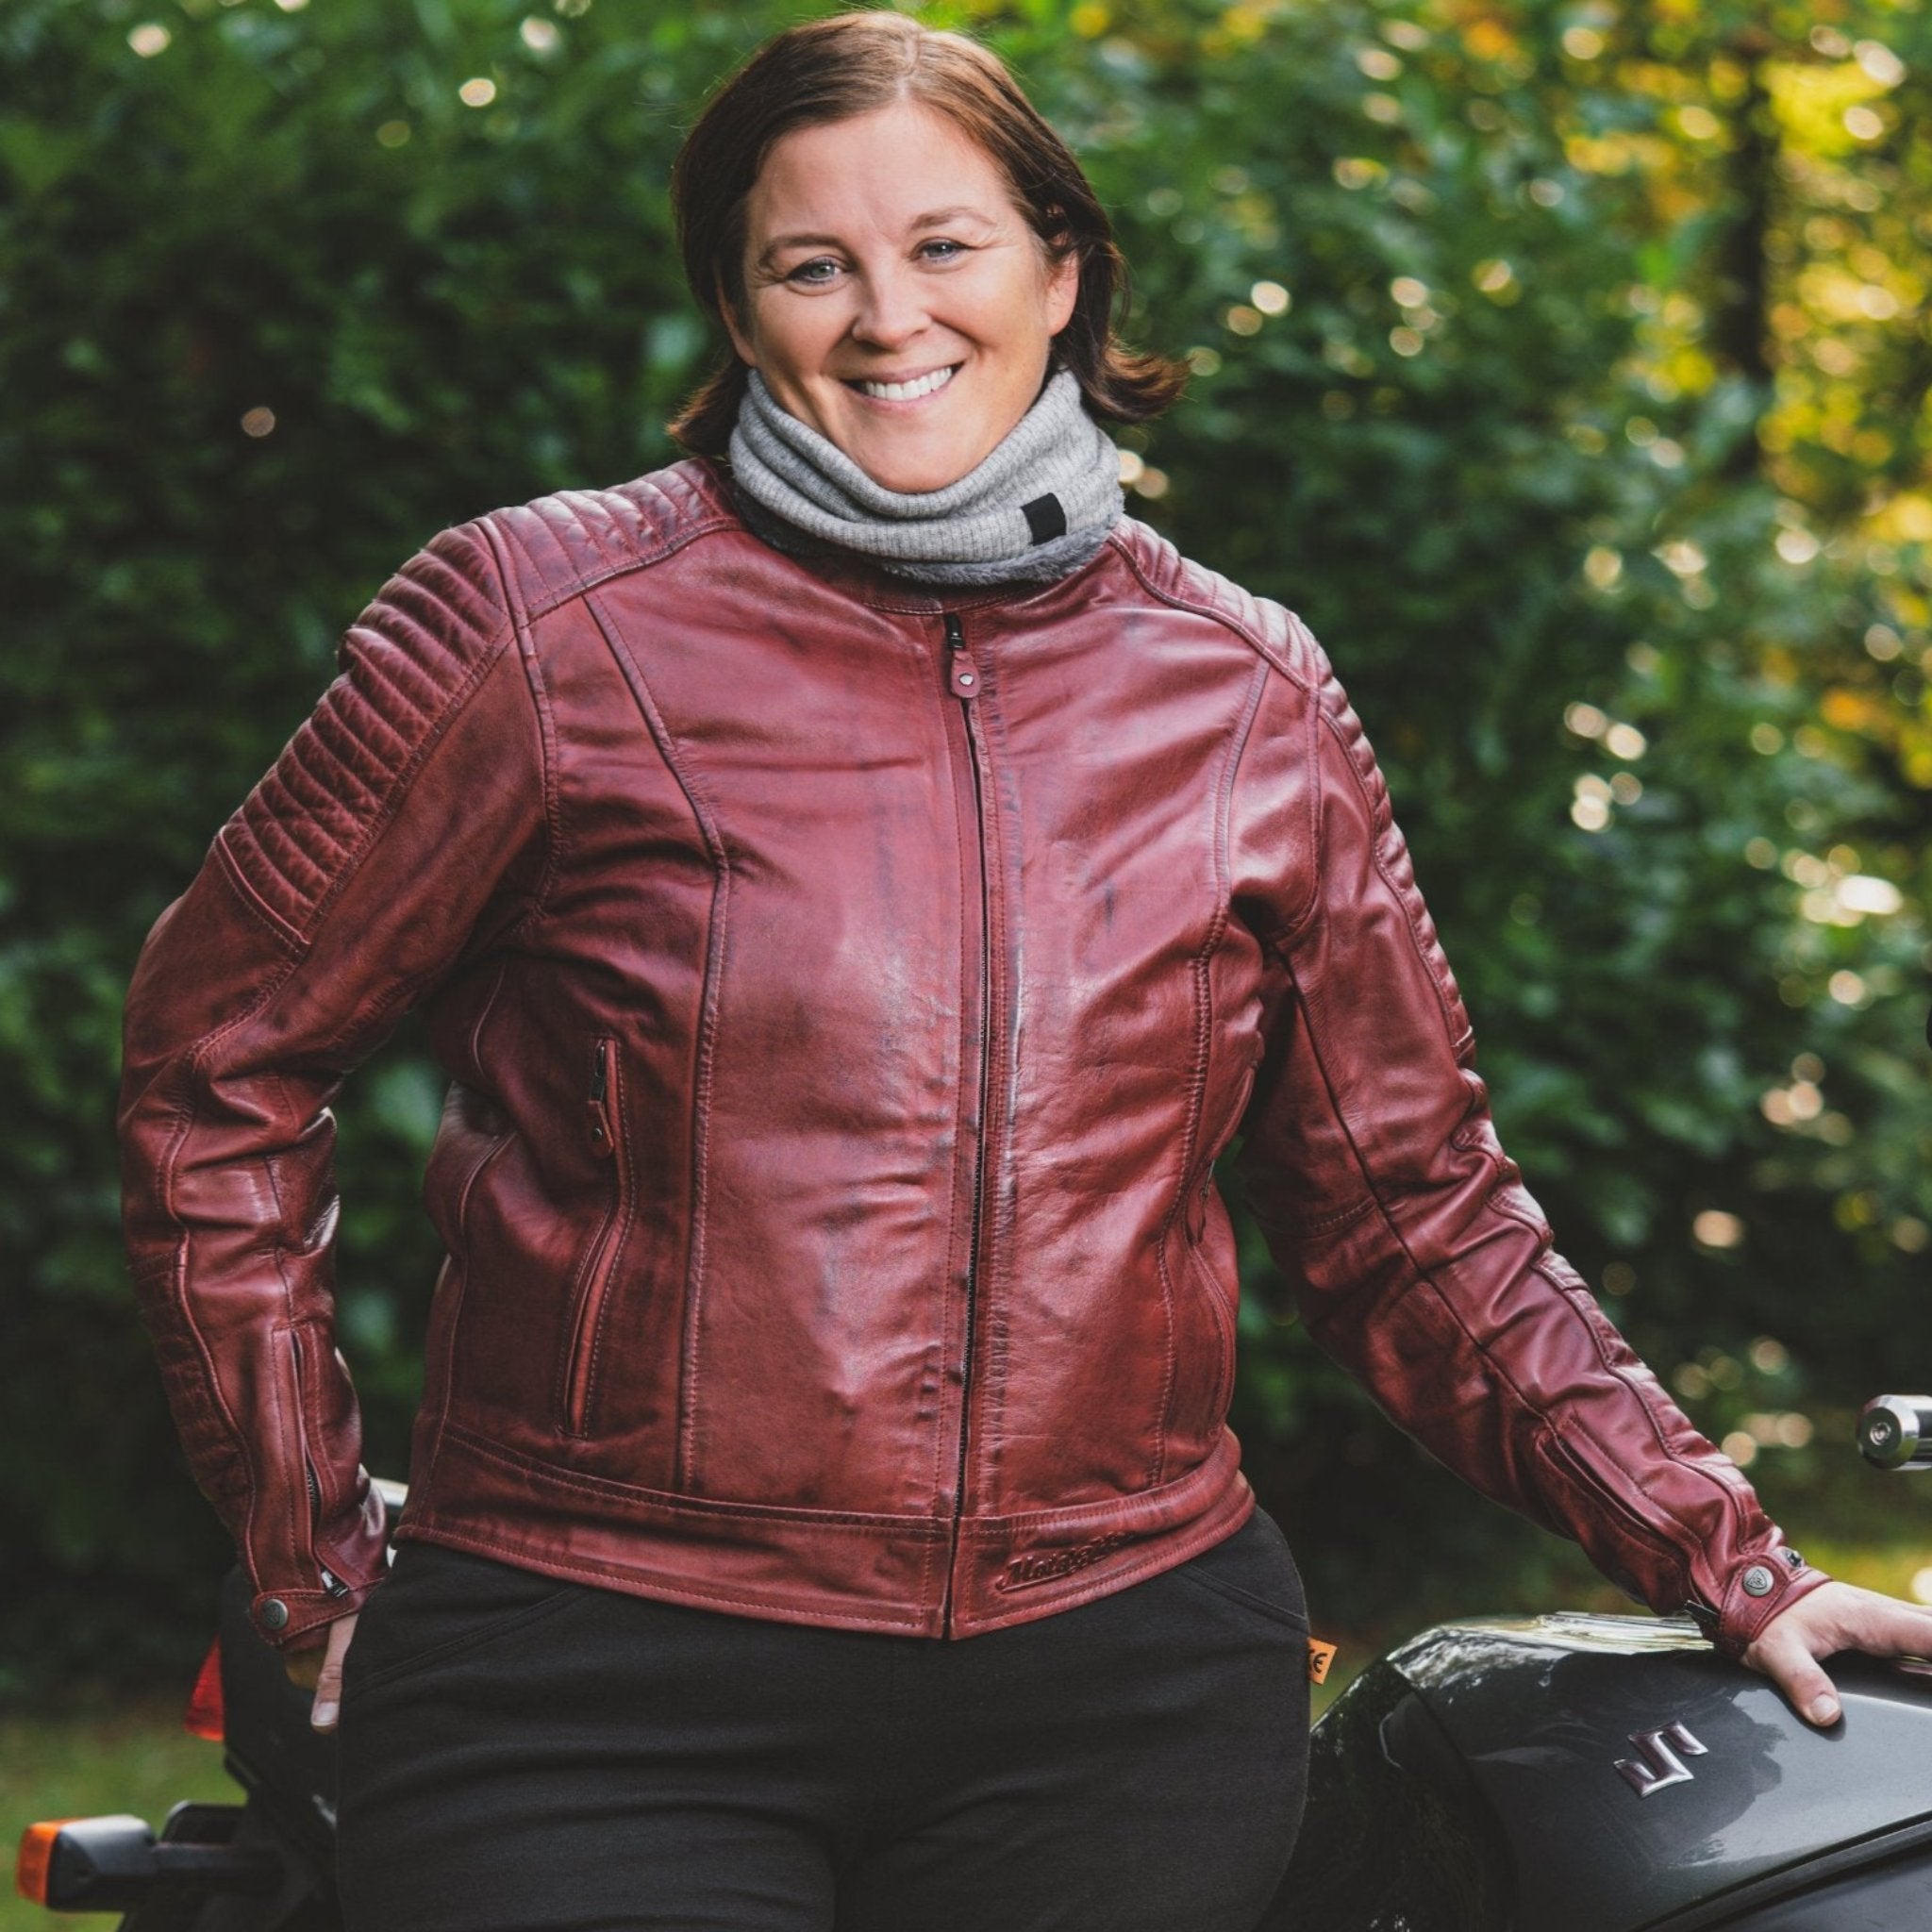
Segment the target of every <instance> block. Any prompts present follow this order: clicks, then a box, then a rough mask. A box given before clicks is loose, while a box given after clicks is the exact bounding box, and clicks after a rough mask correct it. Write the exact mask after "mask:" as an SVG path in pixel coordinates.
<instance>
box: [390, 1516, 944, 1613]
mask: <svg viewBox="0 0 1932 1932" xmlns="http://www.w3.org/2000/svg"><path fill="white" fill-rule="evenodd" d="M460 1534H461V1535H462V1537H463V1539H464V1542H463V1544H460V1545H458V1544H447V1545H443V1546H444V1547H449V1548H458V1547H467V1546H468V1545H469V1544H472V1543H475V1544H480V1545H482V1546H484V1547H486V1548H489V1549H492V1550H500V1551H501V1552H502V1553H503V1554H504V1555H505V1556H511V1557H525V1558H527V1557H529V1556H530V1555H531V1554H532V1552H530V1551H529V1550H527V1549H526V1548H525V1547H524V1546H523V1545H521V1544H518V1543H508V1542H502V1541H498V1540H497V1539H495V1538H493V1537H485V1536H480V1535H476V1534H475V1533H473V1532H472V1531H471V1530H470V1529H468V1528H467V1527H465V1528H464V1529H463V1530H462V1531H461V1532H460ZM413 1541H419V1542H426V1543H438V1544H441V1541H442V1540H441V1538H440V1537H438V1536H436V1535H434V1534H431V1535H427V1536H420V1537H417V1538H415V1539H413ZM572 1562H573V1566H574V1568H575V1569H576V1570H577V1571H578V1573H579V1575H578V1576H572V1577H564V1578H562V1579H560V1580H561V1581H563V1582H565V1583H573V1582H578V1581H580V1577H581V1575H593V1576H600V1577H604V1578H607V1579H608V1580H610V1581H612V1582H617V1583H623V1582H626V1581H629V1580H632V1579H633V1578H634V1577H635V1575H636V1574H637V1573H636V1572H634V1571H629V1570H620V1569H618V1568H616V1567H615V1566H614V1565H608V1564H598V1563H590V1562H586V1561H584V1560H583V1559H581V1558H576V1557H574V1558H573V1559H572ZM542 1574H545V1575H556V1574H557V1573H556V1572H555V1571H548V1570H546V1571H545V1572H543V1573H542ZM664 1582H665V1583H666V1585H667V1587H668V1588H669V1589H673V1590H675V1591H678V1592H680V1594H681V1595H682V1596H690V1597H696V1598H699V1599H700V1600H702V1601H704V1602H707V1603H719V1604H741V1605H743V1606H745V1607H749V1608H752V1609H759V1610H769V1609H770V1608H772V1607H773V1606H772V1601H771V1599H770V1598H769V1597H763V1596H743V1595H739V1594H736V1593H734V1592H730V1591H716V1590H703V1589H700V1588H698V1587H696V1586H695V1585H692V1584H688V1583H686V1582H685V1581H683V1579H681V1578H677V1577H667V1578H665V1579H664ZM637 1594H639V1595H648V1596H649V1597H650V1600H651V1601H652V1602H655V1603H667V1602H671V1603H675V1602H676V1601H677V1600H678V1599H677V1598H675V1597H666V1596H658V1595H656V1594H655V1593H651V1592H646V1591H639V1592H637ZM545 1601H546V1602H548V1601H550V1599H546V1600H545ZM797 1607H807V1606H803V1605H800V1606H797ZM840 1614H841V1616H843V1615H844V1614H845V1613H844V1612H843V1611H842V1610H841V1613H840ZM854 1621H855V1622H858V1623H863V1624H879V1625H881V1626H882V1627H884V1628H888V1629H893V1630H917V1629H919V1628H920V1627H921V1626H922V1625H923V1624H924V1621H925V1620H924V1617H923V1616H921V1615H918V1614H916V1613H915V1614H913V1615H910V1616H904V1617H859V1618H855V1620H854Z"/></svg>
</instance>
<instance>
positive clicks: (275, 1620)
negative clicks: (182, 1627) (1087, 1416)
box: [255, 1586, 1748, 1630]
mask: <svg viewBox="0 0 1932 1932" xmlns="http://www.w3.org/2000/svg"><path fill="white" fill-rule="evenodd" d="M1747 1587H1748V1586H1747ZM255 1621H256V1622H257V1623H258V1624H260V1625H261V1627H262V1628H263V1629H264V1630H286V1629H287V1628H288V1627H289V1607H288V1605H287V1604H285V1603H284V1602H283V1601H282V1600H281V1598H280V1597H278V1596H272V1597H270V1598H268V1599H267V1600H266V1601H265V1602H264V1603H262V1604H259V1605H258V1606H257V1608H256V1612H255Z"/></svg>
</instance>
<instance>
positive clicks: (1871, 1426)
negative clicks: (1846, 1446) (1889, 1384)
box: [1858, 1395, 1932, 1469]
mask: <svg viewBox="0 0 1932 1932" xmlns="http://www.w3.org/2000/svg"><path fill="white" fill-rule="evenodd" d="M1858 1454H1859V1455H1860V1456H1862V1457H1864V1458H1865V1460H1866V1461H1867V1462H1869V1463H1871V1464H1873V1465H1874V1468H1878V1469H1932V1395H1874V1397H1873V1398H1872V1400H1871V1401H1870V1402H1868V1403H1867V1404H1866V1405H1865V1407H1863V1408H1861V1409H1860V1410H1859V1411H1858Z"/></svg>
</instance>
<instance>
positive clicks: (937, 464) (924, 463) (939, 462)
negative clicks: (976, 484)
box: [845, 441, 982, 496]
mask: <svg viewBox="0 0 1932 1932" xmlns="http://www.w3.org/2000/svg"><path fill="white" fill-rule="evenodd" d="M845 454H846V455H847V456H849V457H850V458H852V460H853V461H854V462H855V463H857V464H858V467H859V468H860V469H861V470H863V471H864V472H865V474H866V475H868V476H870V477H871V478H872V480H873V481H874V483H876V484H877V485H878V486H879V488H880V489H881V490H896V491H899V492H900V493H901V494H902V495H907V496H912V495H924V494H926V493H928V492H929V491H934V490H943V489H945V487H946V486H947V485H948V484H949V483H957V482H958V480H959V478H960V477H961V476H963V475H965V474H966V473H967V471H969V470H971V469H972V468H973V467H974V465H975V464H976V463H977V462H978V461H979V458H980V455H981V454H982V452H977V451H974V450H972V449H962V448H960V447H959V446H958V445H957V444H953V445H951V446H949V447H944V448H939V449H880V448H879V447H878V446H877V443H876V441H867V442H862V443H861V444H860V445H859V446H858V447H857V448H853V449H848V450H847V451H846V452H845Z"/></svg>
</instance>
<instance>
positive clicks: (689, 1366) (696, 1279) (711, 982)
mask: <svg viewBox="0 0 1932 1932" xmlns="http://www.w3.org/2000/svg"><path fill="white" fill-rule="evenodd" d="M584 608H586V610H587V611H589V613H590V616H591V622H592V623H593V624H594V625H596V626H597V630H598V634H599V635H600V636H601V637H602V638H603V640H604V644H605V648H606V650H608V652H609V654H610V656H611V658H612V659H613V661H614V662H615V663H616V665H617V667H618V675H619V676H620V677H623V678H624V679H625V683H626V684H627V685H628V687H629V689H630V691H631V696H632V701H633V702H634V703H635V704H636V705H637V707H638V709H639V710H640V712H641V713H642V715H643V719H644V728H645V729H646V731H648V732H649V733H650V736H651V741H652V744H653V745H654V747H655V748H656V750H657V753H658V758H660V759H661V760H662V761H663V764H664V768H665V770H666V771H667V772H668V773H669V774H671V778H672V781H673V783H674V784H675V785H676V787H677V789H678V791H679V792H680V793H681V794H682V796H683V798H684V801H685V805H686V807H687V808H689V810H690V812H691V818H692V820H693V821H694V822H695V823H696V825H697V828H698V831H699V834H700V836H701V837H702V838H703V840H704V841H705V848H706V851H707V852H708V854H709V856H710V859H711V864H712V867H713V869H714V878H713V882H712V887H711V908H710V916H709V918H708V920H707V922H706V933H705V974H704V984H703V990H702V992H701V994H700V998H699V1005H698V1024H697V1039H696V1041H695V1065H694V1066H693V1068H692V1070H691V1183H690V1185H691V1223H690V1229H689V1234H688V1242H689V1245H688V1247H687V1250H686V1254H685V1269H684V1294H683V1297H682V1300H683V1308H682V1315H681V1332H680V1334H679V1337H678V1364H677V1369H678V1388H677V1423H676V1436H675V1446H674V1449H673V1480H674V1481H675V1483H677V1484H678V1485H679V1487H680V1488H685V1489H690V1488H694V1487H695V1485H696V1483H697V1479H698V1450H699V1440H700V1439H699V1434H698V1401H697V1386H698V1353H697V1351H698V1328H699V1318H700V1313H701V1310H702V1308H703V1306H704V1300H705V1266H706V1260H707V1255H708V1240H707V1236H708V1226H707V1217H708V1208H709V1174H710V1151H711V1146H710V1143H711V1134H710V1125H711V1123H710V1109H711V1092H712V1085H713V1081H714V1078H715V1074H716V1069H717V1056H718V1032H719V1028H720V1025H721V1024H722V1014H723V1007H724V975H725V971H726V968H727V966H728V965H729V961H730V953H731V887H732V879H733V872H732V865H731V854H730V849H729V847H728V846H727V844H726V842H725V840H724V825H723V824H722V822H721V821H720V819H719V817H718V814H717V809H716V808H715V806H714V805H713V804H712V803H711V801H710V799H709V797H708V788H707V787H706V786H705V785H704V784H702V783H701V782H700V781H699V779H698V776H697V772H696V767H695V763H694V761H693V762H690V763H688V762H687V761H686V760H685V759H684V758H682V757H681V755H680V747H679V746H678V744H677V741H676V735H675V733H674V732H673V730H672V729H671V725H670V723H669V721H668V720H667V719H666V718H665V716H664V714H663V711H662V708H660V707H659V705H658V700H657V694H656V693H655V692H654V691H652V689H651V683H650V679H649V678H648V677H647V676H646V675H645V673H644V667H643V666H642V665H641V663H640V662H639V661H638V657H637V654H636V652H634V651H633V650H632V649H631V648H630V645H629V643H628V642H627V641H625V637H624V635H623V633H622V631H621V630H620V629H619V628H618V627H617V625H614V624H612V623H611V622H610V619H609V617H608V613H607V612H606V610H605V608H604V605H603V602H602V600H601V599H600V598H598V597H597V596H595V595H594V594H592V593H591V591H586V592H585V593H584Z"/></svg>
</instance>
